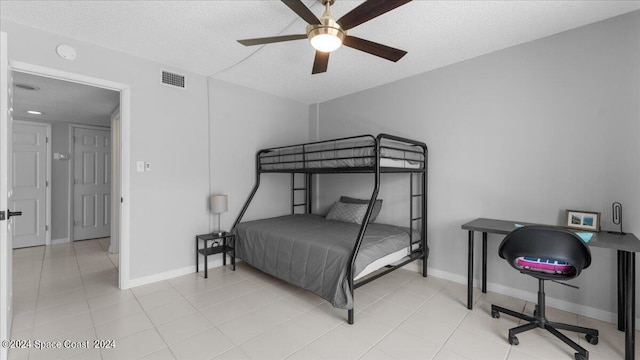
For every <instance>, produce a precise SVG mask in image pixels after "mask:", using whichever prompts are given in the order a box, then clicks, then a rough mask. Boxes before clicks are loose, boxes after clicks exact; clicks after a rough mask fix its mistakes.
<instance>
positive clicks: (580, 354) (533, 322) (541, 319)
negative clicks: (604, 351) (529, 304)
mask: <svg viewBox="0 0 640 360" xmlns="http://www.w3.org/2000/svg"><path fill="white" fill-rule="evenodd" d="M543 295H544V293H543ZM500 313H503V314H506V315H510V316H513V317H516V318H518V319H522V320H525V321H528V323H527V324H524V325H520V326H517V327H514V328H511V329H509V344H511V345H518V343H519V341H518V338H517V337H516V335H517V334H519V333H522V332H525V331H529V330H532V329H535V328H542V329H546V330H547V331H549V332H550V333H551V334H553V335H554V336H555V337H557V338H558V339H560V340H561V341H562V342H563V343H565V344H567V345H569V346H571V347H572V348H573V349H574V350H575V351H577V352H576V354H575V359H576V360H588V359H589V352H588V351H587V350H586V349H585V348H583V347H582V346H580V345H578V344H576V343H575V342H574V341H573V340H571V339H569V338H568V337H567V336H565V335H564V334H563V333H561V332H560V331H558V329H560V330H568V331H573V332H577V333H581V334H585V338H586V339H587V341H588V342H589V343H590V344H592V345H595V344H597V343H598V330H596V329H590V328H586V327H582V326H575V325H569V324H562V323H556V322H551V321H548V320H547V319H546V317H545V316H544V308H542V311H539V310H538V305H536V309H535V311H534V316H529V315H526V314H522V313H518V312H515V311H513V310H509V309H506V308H503V307H501V306H497V305H491V316H492V317H493V318H496V319H497V318H499V317H500Z"/></svg>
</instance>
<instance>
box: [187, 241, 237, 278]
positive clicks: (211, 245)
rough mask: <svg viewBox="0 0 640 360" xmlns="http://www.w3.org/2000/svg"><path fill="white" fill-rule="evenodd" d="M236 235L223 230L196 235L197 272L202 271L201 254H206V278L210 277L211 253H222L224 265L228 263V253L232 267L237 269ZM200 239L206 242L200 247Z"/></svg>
mask: <svg viewBox="0 0 640 360" xmlns="http://www.w3.org/2000/svg"><path fill="white" fill-rule="evenodd" d="M234 239H235V237H234V235H233V233H229V232H226V231H223V232H222V233H213V234H202V235H196V272H199V271H200V266H199V259H198V258H199V256H198V255H200V254H201V255H202V256H204V278H205V279H206V278H208V277H209V272H208V269H209V266H208V265H209V264H208V262H207V259H208V258H209V255H214V254H220V253H222V265H227V253H229V255H230V256H231V269H232V270H234V271H235V270H236V250H235V246H234V245H235V244H234ZM199 241H202V242H204V247H203V248H200V244H199Z"/></svg>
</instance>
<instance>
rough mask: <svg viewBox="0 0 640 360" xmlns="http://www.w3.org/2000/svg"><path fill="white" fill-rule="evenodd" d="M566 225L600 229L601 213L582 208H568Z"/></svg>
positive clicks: (588, 229)
mask: <svg viewBox="0 0 640 360" xmlns="http://www.w3.org/2000/svg"><path fill="white" fill-rule="evenodd" d="M566 227H568V228H570V229H576V230H587V231H594V232H598V231H600V213H599V212H592V211H582V210H567V224H566Z"/></svg>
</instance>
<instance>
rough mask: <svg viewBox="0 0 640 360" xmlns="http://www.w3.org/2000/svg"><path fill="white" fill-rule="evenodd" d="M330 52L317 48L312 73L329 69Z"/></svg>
mask: <svg viewBox="0 0 640 360" xmlns="http://www.w3.org/2000/svg"><path fill="white" fill-rule="evenodd" d="M329 54H331V53H329V52H322V51H317V50H316V58H315V59H314V60H313V70H311V73H312V74H318V73H323V72H326V71H327V67H328V66H329Z"/></svg>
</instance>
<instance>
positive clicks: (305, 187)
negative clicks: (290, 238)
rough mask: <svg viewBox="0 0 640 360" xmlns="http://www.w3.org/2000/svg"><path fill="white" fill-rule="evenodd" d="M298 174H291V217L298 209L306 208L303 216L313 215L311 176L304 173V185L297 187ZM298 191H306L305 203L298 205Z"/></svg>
mask: <svg viewBox="0 0 640 360" xmlns="http://www.w3.org/2000/svg"><path fill="white" fill-rule="evenodd" d="M296 174H298V173H291V215H294V214H295V213H296V208H298V207H300V206H304V212H303V214H311V174H308V173H304V174H302V175H304V185H302V186H301V187H296ZM296 191H304V202H301V203H296Z"/></svg>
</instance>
